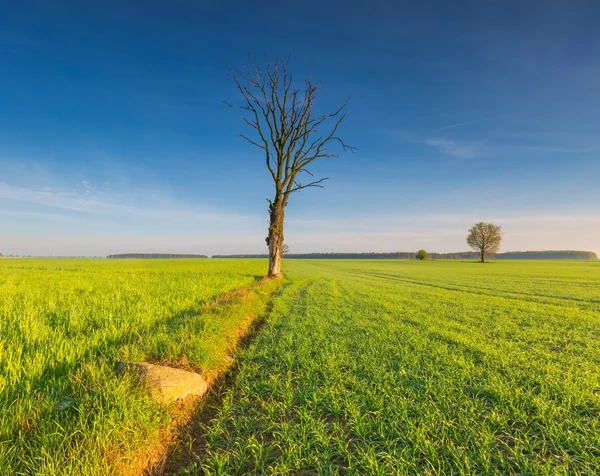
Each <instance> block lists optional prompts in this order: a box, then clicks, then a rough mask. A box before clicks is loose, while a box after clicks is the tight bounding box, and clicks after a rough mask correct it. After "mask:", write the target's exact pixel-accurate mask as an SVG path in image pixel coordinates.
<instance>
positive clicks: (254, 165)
mask: <svg viewBox="0 0 600 476" xmlns="http://www.w3.org/2000/svg"><path fill="white" fill-rule="evenodd" d="M599 19H600V4H599V3H598V2H595V1H587V2H586V1H552V0H548V1H520V2H509V1H503V2H481V1H479V2H445V1H441V2H392V1H389V2H381V1H371V2H367V1H328V2H318V1H312V0H310V1H305V2H290V1H256V2H254V1H253V2H251V1H221V0H216V1H211V2H205V1H202V0H196V1H191V0H189V1H187V0H186V1H183V0H173V1H144V2H133V1H129V2H128V1H120V2H115V1H110V0H109V1H103V2H91V1H52V0H45V1H37V2H36V1H23V2H5V3H3V4H2V6H0V105H1V109H0V166H1V167H2V169H1V172H0V220H1V221H2V222H3V223H4V224H3V225H2V226H1V227H0V252H4V253H11V252H12V253H26V254H29V253H31V254H47V253H51V252H52V251H53V250H57V252H58V253H60V254H104V253H110V252H119V251H128V250H140V251H150V250H156V251H189V252H205V253H209V254H210V253H227V252H260V251H264V245H263V243H264V241H263V237H264V235H265V232H266V201H265V198H266V197H268V196H270V195H271V189H270V182H269V176H268V173H267V172H266V170H265V168H264V166H263V161H262V158H261V156H260V151H258V150H255V149H253V148H252V147H251V146H249V145H248V144H246V143H245V142H243V141H242V140H240V139H236V134H238V133H240V132H246V131H244V125H243V123H242V121H241V116H240V114H239V111H235V110H231V109H228V108H226V107H225V106H224V105H223V103H222V101H223V100H224V99H227V100H230V101H232V102H235V101H236V100H237V99H238V95H237V93H236V91H235V88H234V87H233V83H232V82H231V80H230V78H228V69H227V68H228V65H231V66H234V67H235V66H237V65H239V64H240V63H241V62H242V61H244V60H245V59H246V57H247V54H248V53H251V54H253V55H256V56H258V57H261V56H262V55H263V53H267V54H269V55H273V54H276V53H278V52H280V53H281V54H283V55H287V54H288V53H291V54H292V69H293V70H294V72H295V74H296V77H297V78H298V79H300V78H302V77H303V76H305V75H306V74H307V73H308V72H309V71H311V70H312V71H313V77H314V78H315V79H317V80H319V81H321V82H322V89H321V92H320V102H319V106H320V107H321V108H322V110H323V111H325V110H327V109H334V108H336V107H337V106H338V105H339V104H341V103H342V102H343V101H344V100H345V99H346V97H347V96H348V95H352V100H351V102H350V104H349V106H348V116H347V119H346V121H345V122H344V125H343V127H342V128H341V130H340V135H342V136H343V137H344V138H345V139H346V140H347V142H349V143H350V144H351V145H354V146H356V147H357V148H358V152H356V153H355V154H345V155H343V156H341V157H340V158H338V159H335V160H332V161H328V162H324V163H321V164H318V165H316V166H315V172H316V173H318V174H319V175H326V176H329V177H330V178H331V180H330V181H329V182H328V183H327V187H326V188H325V189H324V190H309V191H306V192H303V194H302V196H301V195H298V196H297V197H294V200H293V202H292V204H291V205H290V209H289V212H288V231H287V237H286V240H288V242H289V243H290V246H292V248H293V250H294V251H311V250H312V251H332V250H350V251H360V250H365V251H366V250H389V251H393V250H411V249H412V248H420V247H422V246H427V247H428V249H431V250H432V251H446V250H448V251H450V250H461V249H464V248H465V244H464V231H465V227H466V226H468V225H469V224H471V223H472V222H474V221H476V220H481V219H485V220H491V219H493V220H496V221H498V222H500V223H501V224H503V225H504V227H505V230H506V232H507V234H506V238H505V242H506V248H507V249H508V248H512V249H517V248H520V249H523V248H538V249H539V248H586V249H591V250H596V251H600V249H599V248H600V247H599V246H598V245H597V243H598V242H599V241H600V215H599V213H598V206H599V205H600V192H599V187H598V186H597V182H598V178H599V176H600V174H599V172H600V160H599V156H600V88H599V87H598V85H599V84H600V32H599V31H600V29H599V28H598V20H599Z"/></svg>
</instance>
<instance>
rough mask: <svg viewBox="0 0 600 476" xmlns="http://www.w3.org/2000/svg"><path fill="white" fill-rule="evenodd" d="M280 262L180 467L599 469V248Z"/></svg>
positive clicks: (272, 470) (209, 470)
mask: <svg viewBox="0 0 600 476" xmlns="http://www.w3.org/2000/svg"><path fill="white" fill-rule="evenodd" d="M286 272H287V276H288V279H289V280H290V284H289V285H288V286H287V287H286V289H285V291H284V292H283V294H282V295H281V296H280V297H278V298H277V299H276V300H275V301H274V308H273V311H272V313H271V316H270V318H269V321H268V324H267V325H266V326H265V327H264V328H263V329H262V331H261V334H260V335H259V336H258V338H257V339H256V341H255V342H254V343H253V345H251V346H250V347H249V348H248V349H246V350H245V351H243V352H242V354H241V356H240V362H241V364H240V367H239V370H238V373H237V376H236V378H235V380H234V382H233V386H232V388H231V389H230V390H229V391H228V392H227V394H226V395H225V397H224V399H223V401H222V402H220V403H219V406H218V407H217V408H216V417H215V418H214V419H213V420H212V421H210V422H208V423H198V425H200V426H201V428H200V431H201V432H202V433H204V435H205V437H204V438H203V443H204V445H205V451H203V452H202V454H200V455H198V456H196V457H195V460H193V463H192V464H191V465H189V466H188V467H187V468H185V471H186V472H187V473H191V474H196V473H201V474H202V473H203V474H246V473H258V474H305V473H306V474H340V473H344V474H346V473H348V474H381V475H388V474H515V473H520V474H523V473H526V474H595V473H596V472H597V470H598V468H599V467H600V315H599V312H598V311H600V291H599V290H600V265H599V263H591V262H590V263H588V262H586V263H583V262H579V263H576V262H561V263H558V262H518V263H515V262H501V263H500V262H496V263H490V264H483V265H482V264H476V263H469V262H439V261H437V262H436V261H433V262H408V261H358V260H356V261H322V260H319V261H291V260H289V261H288V262H286ZM192 458H194V457H192Z"/></svg>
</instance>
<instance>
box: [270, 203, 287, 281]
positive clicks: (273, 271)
mask: <svg viewBox="0 0 600 476" xmlns="http://www.w3.org/2000/svg"><path fill="white" fill-rule="evenodd" d="M283 210H284V205H283V200H282V199H281V198H280V197H276V198H275V200H274V201H273V202H271V204H270V205H269V236H268V237H267V243H268V245H269V273H268V276H269V278H276V277H278V276H280V275H281V253H282V249H283Z"/></svg>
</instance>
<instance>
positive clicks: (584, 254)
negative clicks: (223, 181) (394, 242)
mask: <svg viewBox="0 0 600 476" xmlns="http://www.w3.org/2000/svg"><path fill="white" fill-rule="evenodd" d="M416 254H417V252H416V251H415V252H402V251H401V252H395V253H293V254H289V255H286V256H285V258H286V259H415V256H416ZM213 258H268V255H266V254H253V255H214V256H213ZM476 258H477V256H476V253H473V252H471V251H462V252H458V253H429V259H467V260H471V259H476ZM495 258H496V259H550V260H551V259H570V260H596V259H598V257H597V256H596V253H593V252H592V251H573V250H567V251H509V252H507V253H498V254H497V255H496V256H495Z"/></svg>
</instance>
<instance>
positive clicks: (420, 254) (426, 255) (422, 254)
mask: <svg viewBox="0 0 600 476" xmlns="http://www.w3.org/2000/svg"><path fill="white" fill-rule="evenodd" d="M415 258H417V259H420V260H425V259H429V253H427V251H425V250H419V251H418V252H417V256H415Z"/></svg>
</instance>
